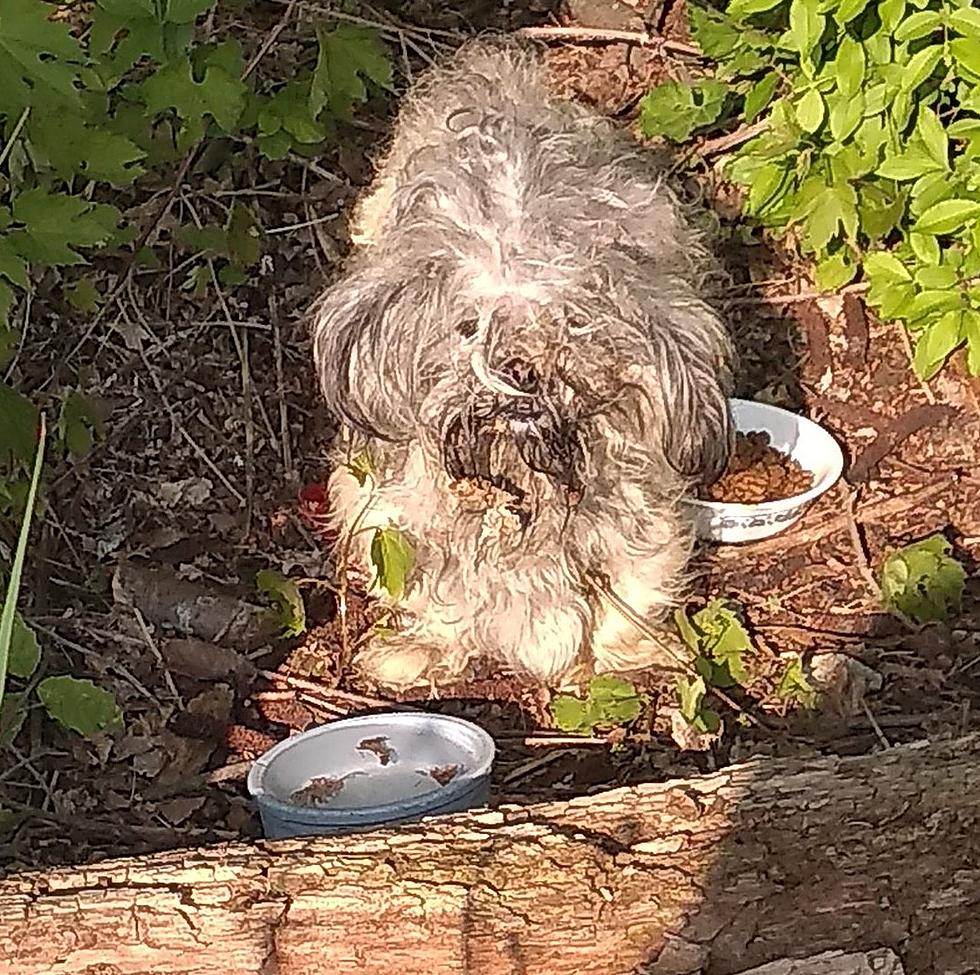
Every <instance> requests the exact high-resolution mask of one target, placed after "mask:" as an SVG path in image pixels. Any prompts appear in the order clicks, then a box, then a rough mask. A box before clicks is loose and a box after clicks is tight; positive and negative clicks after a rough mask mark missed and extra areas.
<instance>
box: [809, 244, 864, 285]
mask: <svg viewBox="0 0 980 975" xmlns="http://www.w3.org/2000/svg"><path fill="white" fill-rule="evenodd" d="M855 274H857V266H856V265H855V264H854V262H853V261H852V260H851V259H850V257H849V256H848V254H847V252H846V251H841V252H840V253H839V254H834V255H832V256H830V257H828V258H826V259H825V260H823V261H821V262H820V263H819V264H817V266H816V268H815V269H814V278H815V280H816V283H817V287H818V288H820V290H821V291H836V290H837V289H838V288H842V287H844V285H845V284H848V283H849V282H850V281H853V280H854V275H855Z"/></svg>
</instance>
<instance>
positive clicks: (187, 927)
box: [0, 735, 980, 975]
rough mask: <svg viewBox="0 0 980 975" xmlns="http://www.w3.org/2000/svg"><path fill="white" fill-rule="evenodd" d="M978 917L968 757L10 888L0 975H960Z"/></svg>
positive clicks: (523, 813)
mask: <svg viewBox="0 0 980 975" xmlns="http://www.w3.org/2000/svg"><path fill="white" fill-rule="evenodd" d="M977 917H980V735H974V736H970V737H967V738H962V739H959V740H956V741H944V742H933V743H922V744H919V745H912V746H905V747H901V748H893V749H889V750H886V751H884V752H882V753H879V754H875V755H867V756H862V757H859V758H819V759H810V760H767V761H756V762H750V763H747V764H745V765H740V766H734V767H731V768H728V769H725V770H724V771H722V772H717V773H715V774H711V775H706V776H704V777H701V778H697V779H689V780H683V781H674V782H670V783H665V784H656V785H645V786H640V787H637V788H631V789H619V790H615V791H612V792H607V793H603V794H601V795H597V796H591V797H586V798H580V799H575V800H573V801H571V802H568V803H549V804H546V805H537V806H527V807H507V808H502V809H498V810H492V811H484V812H481V813H473V814H467V815H461V816H456V817H451V818H447V819H444V820H437V821H430V822H427V823H423V824H419V825H416V826H410V827H406V828H403V829H401V830H398V831H392V832H384V833H374V834H366V835H363V834H362V835H354V836H346V837H336V838H318V839H307V840H290V841H280V842H276V843H259V844H256V845H254V846H249V845H245V844H234V845H228V846H215V847H211V848H206V849H199V850H192V851H179V852H173V853H167V854H162V855H156V856H151V857H146V858H141V859H127V860H116V861H111V862H106V863H101V864H98V865H95V866H90V867H84V868H77V869H58V870H51V871H47V872H43V873H40V872H39V873H29V874H23V875H19V876H13V877H10V878H8V879H6V880H5V881H3V882H2V883H0V971H2V972H3V973H4V975H41V973H44V975H143V973H151V972H152V973H155V975H177V973H180V975H191V973H194V975H197V973H202V975H203V973H206V975H215V973H221V975H246V973H247V975H307V973H318V975H319V973H324V975H347V973H351V975H353V973H358V975H400V973H409V975H411V973H424V975H454V973H473V975H504V973H508V975H509V973H522V975H566V973H567V975H571V973H584V975H626V973H656V975H680V973H694V972H703V973H705V975H731V973H737V972H744V971H745V970H747V969H750V968H753V967H757V966H761V965H765V964H767V963H771V962H774V961H781V960H783V959H805V958H808V957H813V956H817V955H820V954H821V953H824V952H839V953H844V954H846V953H867V952H873V951H880V950H882V949H890V950H891V951H893V952H895V954H896V955H897V956H898V958H899V959H900V961H901V964H902V965H904V970H905V973H906V975H926V973H929V975H957V973H964V975H965V973H967V972H975V971H977V966H978V965H980V925H978V924H977V923H976V919H977ZM886 954H887V952H886ZM869 957H871V956H870V955H869ZM782 964H783V965H784V966H785V965H787V964H788V963H787V962H785V961H784V962H782ZM788 970H793V971H804V970H805V969H804V968H803V967H800V966H797V967H795V968H794V967H793V966H790V969H788Z"/></svg>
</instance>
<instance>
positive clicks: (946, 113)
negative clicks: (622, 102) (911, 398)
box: [640, 0, 980, 379]
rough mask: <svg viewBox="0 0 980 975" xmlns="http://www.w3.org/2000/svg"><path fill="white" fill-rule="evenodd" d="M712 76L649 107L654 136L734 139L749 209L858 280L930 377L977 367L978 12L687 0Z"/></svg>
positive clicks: (649, 130)
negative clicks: (953, 362)
mask: <svg viewBox="0 0 980 975" xmlns="http://www.w3.org/2000/svg"><path fill="white" fill-rule="evenodd" d="M690 21H691V29H692V34H693V37H694V39H695V40H696V41H697V43H698V44H699V45H700V47H701V49H702V50H703V51H704V52H705V54H706V55H707V56H708V57H709V58H711V59H712V60H713V62H714V65H715V70H714V74H713V77H709V78H701V79H698V80H695V81H692V82H668V83H667V84H665V85H662V86H660V87H658V88H656V89H654V90H653V91H651V92H650V93H649V94H648V95H647V96H646V98H645V100H644V102H643V103H642V106H641V118H640V124H641V128H642V129H643V131H644V132H645V133H646V134H647V135H650V136H664V137H666V138H667V139H670V140H673V141H675V142H684V141H686V140H687V139H689V138H690V137H691V136H692V135H693V134H694V133H706V132H711V131H712V130H718V129H720V128H723V127H724V128H726V129H730V130H732V133H731V134H732V138H731V140H730V141H729V143H728V144H729V145H732V146H735V148H732V149H731V150H729V151H727V152H724V153H722V155H721V158H720V161H719V167H720V170H721V172H722V174H723V175H725V176H726V177H728V178H729V179H731V180H732V181H734V182H735V183H736V184H738V185H739V186H741V187H742V188H743V189H744V191H745V193H744V212H745V213H746V215H748V216H750V217H752V218H754V219H756V220H758V221H759V222H760V223H761V224H762V225H763V226H764V227H767V228H769V229H771V230H772V231H774V232H776V233H777V234H780V235H782V237H783V238H784V239H785V240H786V241H788V242H789V243H791V244H795V245H796V246H797V247H798V248H799V250H800V251H801V252H802V253H803V254H804V255H808V256H809V257H811V258H812V259H813V261H814V264H815V268H814V275H815V279H816V283H817V285H818V286H819V287H820V288H823V289H826V290H828V291H833V290H837V289H840V288H842V287H844V286H846V285H849V284H852V283H853V282H855V281H857V282H858V283H857V285H856V286H857V287H858V288H860V289H861V290H865V291H866V299H867V301H868V302H869V304H870V305H871V306H872V307H873V308H874V309H876V311H877V312H878V313H879V314H880V316H881V317H882V318H883V319H886V320H898V321H901V322H902V323H904V325H905V326H907V327H908V329H910V330H911V332H912V335H913V336H914V339H915V355H914V367H915V370H916V372H917V373H918V374H919V376H920V377H922V378H924V379H928V378H929V377H931V376H933V375H934V374H935V373H936V372H937V371H938V370H939V369H940V368H941V367H942V366H943V364H944V363H945V362H946V360H947V359H948V357H949V356H950V354H951V353H952V352H954V351H955V350H956V349H958V348H960V347H964V346H965V348H966V359H967V365H968V368H969V370H970V372H971V373H972V374H974V375H980V9H977V8H976V7H975V6H974V5H973V3H972V2H971V0H731V2H728V3H726V4H724V9H718V8H716V7H712V6H704V5H697V6H694V5H692V6H691V7H690Z"/></svg>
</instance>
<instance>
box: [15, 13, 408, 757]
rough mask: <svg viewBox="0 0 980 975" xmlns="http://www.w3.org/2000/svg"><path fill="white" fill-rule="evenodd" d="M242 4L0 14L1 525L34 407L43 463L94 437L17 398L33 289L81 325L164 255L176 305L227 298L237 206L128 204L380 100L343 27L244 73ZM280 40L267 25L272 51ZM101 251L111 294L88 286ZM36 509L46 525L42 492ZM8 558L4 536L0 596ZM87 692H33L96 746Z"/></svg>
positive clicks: (336, 25) (365, 49)
mask: <svg viewBox="0 0 980 975" xmlns="http://www.w3.org/2000/svg"><path fill="white" fill-rule="evenodd" d="M248 6H249V5H248V4H247V3H245V2H244V0H220V3H219V2H218V0H96V2H95V3H94V4H84V5H83V4H75V3H62V4H55V3H49V2H45V0H2V2H0V140H2V141H0V518H6V519H8V520H9V521H8V524H9V523H13V522H14V521H15V520H16V519H18V518H19V517H20V516H21V515H22V514H23V512H24V511H25V509H26V508H27V499H28V492H29V489H30V483H31V481H30V477H29V472H30V470H31V467H32V465H33V462H34V458H35V452H36V447H37V440H36V430H37V427H38V420H39V411H40V410H41V409H43V410H45V411H48V412H49V413H53V414H54V415H55V416H56V417H57V423H56V425H55V427H54V430H53V433H54V436H53V437H52V438H51V440H52V443H51V444H50V447H51V448H52V449H51V451H50V453H51V454H52V455H53V456H52V460H53V461H55V462H57V460H58V459H78V458H81V457H83V456H84V455H85V454H86V453H87V452H88V451H89V450H90V449H91V447H92V444H93V440H94V438H95V437H97V436H98V435H99V433H100V423H99V418H98V415H97V413H96V411H95V410H94V409H93V408H92V405H91V404H90V403H89V401H88V400H87V398H86V397H85V396H84V395H83V394H82V392H81V390H80V388H79V386H78V384H74V385H73V384H67V385H65V386H63V387H59V386H57V385H52V386H51V388H50V389H48V390H45V391H43V392H41V391H37V390H35V391H32V392H31V393H30V394H28V393H25V391H24V390H22V389H20V388H18V379H19V378H20V377H21V376H22V375H23V374H24V370H23V369H22V368H21V367H22V366H23V363H22V362H20V357H21V356H22V355H26V353H25V352H24V350H23V342H24V335H23V325H24V322H25V321H26V320H27V318H28V315H29V312H30V308H31V301H32V297H33V295H34V294H35V292H36V288H37V285H38V282H40V281H41V279H42V277H43V278H44V280H45V287H46V289H47V288H50V287H51V283H52V282H54V285H53V291H54V296H55V298H56V299H61V300H63V301H64V302H65V304H66V305H67V306H70V307H71V308H72V309H74V312H75V318H74V320H75V321H77V322H79V323H81V324H82V325H83V326H85V323H86V322H89V323H92V322H94V320H95V319H96V318H97V317H99V316H100V315H101V314H102V313H103V312H104V311H105V310H106V308H105V303H106V302H108V301H110V300H111V298H112V296H113V291H112V288H114V287H117V286H118V282H119V281H120V280H121V279H122V278H124V276H125V275H126V274H128V273H129V272H130V271H132V270H133V269H138V270H142V271H153V270H154V269H158V268H160V267H161V266H162V262H161V257H160V252H161V248H162V247H163V246H167V247H172V248H174V249H175V250H176V252H177V254H178V256H179V258H180V259H181V261H182V262H183V266H184V267H185V269H186V275H185V278H184V280H183V287H184V289H186V290H187V291H188V292H192V293H195V294H202V293H204V292H205V291H207V290H209V289H212V288H213V287H214V286H215V285H218V286H220V287H222V288H226V289H229V290H232V289H234V288H235V287H236V286H237V285H239V284H242V283H244V282H245V281H246V280H247V278H248V272H249V268H250V267H251V266H253V265H255V264H256V263H257V262H258V261H259V260H260V258H261V255H262V244H263V230H262V227H261V223H260V218H259V215H258V214H257V213H256V212H255V211H254V210H253V209H252V208H250V207H248V206H246V205H245V204H243V203H241V202H237V201H236V202H234V203H233V204H231V205H230V206H228V207H227V208H226V211H225V213H224V215H223V218H222V219H220V220H218V221H215V222H214V223H213V224H208V223H207V222H204V223H200V222H198V221H197V219H196V218H195V220H194V221H193V222H192V223H190V224H187V225H178V226H177V227H176V229H172V227H169V226H168V230H167V233H166V234H165V235H164V236H165V238H166V239H165V240H163V241H161V239H160V237H161V233H159V232H156V231H157V224H156V222H155V219H154V217H153V216H152V214H151V215H150V216H148V215H147V213H146V208H145V207H143V206H140V204H144V203H145V202H146V200H147V199H148V198H150V196H151V195H154V196H155V197H156V198H160V197H165V195H166V189H167V188H168V187H170V186H173V185H174V183H175V181H176V180H178V179H179V178H181V177H182V176H183V175H184V174H186V173H187V171H188V168H189V164H190V162H191V161H192V160H201V159H204V160H205V163H206V164H207V165H208V166H210V167H211V170H212V171H213V170H214V169H215V168H220V166H221V165H222V161H223V160H227V159H229V158H232V157H233V156H234V154H235V153H236V152H247V153H250V154H252V155H253V157H257V158H258V161H261V160H262V159H265V160H280V159H284V158H286V157H293V158H297V159H299V160H300V161H302V160H303V159H304V158H313V157H314V156H316V155H317V154H319V153H322V151H323V149H324V147H325V145H329V144H330V143H332V142H334V141H336V139H337V137H338V133H339V131H340V128H341V127H342V126H343V125H344V123H345V122H346V121H348V120H349V118H350V116H351V113H352V109H353V108H354V106H356V105H357V104H359V103H363V102H366V101H367V100H368V99H369V97H371V96H372V95H373V94H375V93H377V94H381V95H383V94H384V93H385V92H387V91H389V90H390V89H391V87H392V64H391V61H390V59H389V56H388V53H387V50H386V48H385V46H384V44H383V43H382V41H381V38H380V37H379V35H378V34H377V33H376V32H375V31H373V30H372V29H370V28H366V27H362V26H359V25H356V24H353V23H350V22H346V21H340V22H336V21H334V22H329V23H324V24H322V25H320V26H318V27H316V28H315V29H313V28H311V29H310V30H309V31H308V32H306V34H305V35H303V34H302V33H300V36H299V37H298V39H296V40H295V41H294V42H293V47H294V49H298V50H299V55H298V57H297V58H295V59H291V60H290V61H289V63H288V64H287V65H285V66H282V65H279V66H278V67H277V68H275V69H270V70H265V67H266V64H267V63H268V62H269V61H270V60H271V61H274V59H271V58H265V60H263V57H264V55H265V54H266V53H267V51H268V49H267V48H266V49H265V50H263V49H262V47H261V46H259V47H258V48H257V51H255V52H250V57H248V58H247V57H246V53H245V51H243V48H242V46H241V44H240V43H239V41H238V40H237V39H235V38H234V37H231V36H229V32H228V31H227V30H225V29H222V27H220V26H216V24H218V25H220V24H223V23H225V21H224V20H221V19H220V18H221V17H223V16H224V17H226V19H227V15H230V14H234V13H235V12H236V11H239V12H241V11H245V10H246V9H247V8H248ZM273 13H274V14H276V15H279V14H281V11H275V9H274V8H273ZM216 17H217V18H219V19H217V20H216V19H215V18H216ZM274 27H275V22H274V21H273V22H270V24H269V32H268V33H267V34H266V36H267V37H269V36H273V35H272V32H273V30H274ZM161 187H162V188H163V190H162V191H161ZM161 205H162V204H161ZM174 219H175V218H174V217H173V216H172V215H171V219H170V223H171V224H172V223H173V221H174ZM95 253H98V254H99V257H100V261H103V262H108V266H110V267H112V268H113V270H114V273H115V278H114V279H113V278H110V277H109V276H107V275H105V274H101V275H96V274H94V273H93V272H92V269H91V267H90V265H89V259H90V257H91V256H92V255H93V254H95ZM113 262H115V263H113ZM107 280H109V281H112V280H114V281H115V283H114V284H111V285H109V286H107V285H106V283H105V282H106V281H107ZM107 288H108V290H107ZM88 327H91V325H89V326H88ZM39 507H40V509H41V511H42V512H43V489H42V500H41V502H40V505H39ZM12 554H13V553H12V552H10V551H8V550H7V549H6V547H5V545H4V543H3V534H2V533H0V592H2V591H3V590H4V589H5V588H6V585H7V575H8V574H7V573H6V572H5V571H4V565H5V564H9V562H10V559H11V557H12ZM287 583H288V580H286V582H285V583H284V582H283V580H281V579H275V578H271V577H268V578H267V577H262V578H260V579H259V580H258V584H259V587H260V589H261V590H262V591H263V592H264V593H265V594H266V595H267V596H269V598H271V599H272V600H273V601H274V602H275V603H276V604H277V605H278V607H279V613H280V615H281V616H282V618H283V625H284V630H285V631H286V632H288V633H295V632H297V631H298V630H301V629H302V627H303V626H304V625H305V620H304V618H303V615H302V603H301V601H299V602H297V599H296V597H295V593H294V591H293V590H294V588H295V587H292V588H290V587H289V585H287ZM10 627H11V632H10V634H9V638H10V646H11V657H10V660H11V664H10V673H11V674H12V675H13V676H15V677H20V678H25V679H26V678H28V677H30V675H31V674H32V673H33V672H34V670H35V668H36V666H37V658H38V652H39V651H38V645H37V639H36V637H35V634H34V633H33V632H32V631H31V629H30V627H29V626H28V625H27V624H26V623H25V621H24V620H23V618H22V617H21V616H20V615H19V614H17V615H14V616H13V617H12V622H11V623H10ZM42 683H44V682H42ZM82 683H83V682H78V681H76V682H75V685H78V686H75V685H69V684H66V683H64V681H62V682H61V683H59V684H47V686H46V687H45V688H43V693H42V686H39V687H38V689H37V692H38V695H39V697H40V698H41V700H42V703H44V704H45V706H46V707H47V709H48V711H49V712H50V713H51V714H52V715H53V716H55V717H58V719H59V720H61V721H62V723H63V724H65V725H66V726H68V727H72V728H74V729H75V730H76V731H79V732H80V733H83V734H91V733H94V732H95V731H97V730H99V729H100V728H103V727H106V726H107V725H108V724H111V723H112V721H114V720H115V717H116V709H115V703H114V701H111V700H107V699H106V697H105V696H104V695H105V692H104V691H101V690H100V689H99V688H96V687H95V686H94V685H88V686H86V687H82V686H81V684H82ZM84 683H85V684H87V683H88V682H84ZM18 700H19V698H18V695H17V694H11V695H10V696H9V697H8V702H7V703H8V707H6V708H5V709H4V714H0V739H9V737H10V734H9V733H10V730H11V720H12V718H11V714H12V712H11V707H10V705H11V702H12V701H13V702H17V701H18ZM79 709H80V710H79ZM5 726H6V727H5Z"/></svg>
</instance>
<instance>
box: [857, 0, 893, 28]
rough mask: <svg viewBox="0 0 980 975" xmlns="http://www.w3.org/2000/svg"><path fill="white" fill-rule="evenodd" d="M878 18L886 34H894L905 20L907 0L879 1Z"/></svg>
mask: <svg viewBox="0 0 980 975" xmlns="http://www.w3.org/2000/svg"><path fill="white" fill-rule="evenodd" d="M844 2H845V3H846V2H847V0H844ZM878 16H879V17H880V18H881V26H882V28H883V29H884V30H885V32H886V33H893V32H894V31H895V29H896V28H897V27H898V25H899V24H901V23H902V21H903V20H904V19H905V0H879V2H878Z"/></svg>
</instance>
